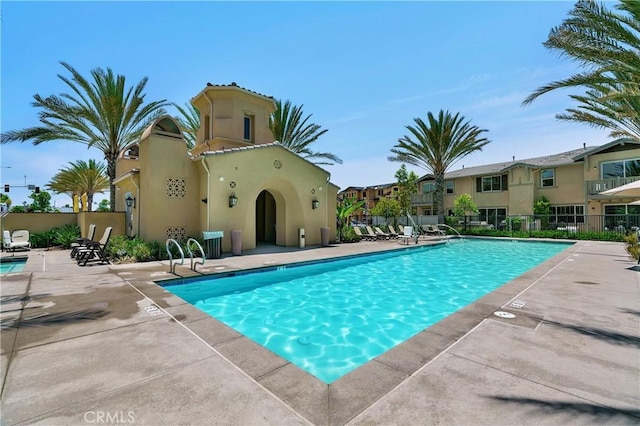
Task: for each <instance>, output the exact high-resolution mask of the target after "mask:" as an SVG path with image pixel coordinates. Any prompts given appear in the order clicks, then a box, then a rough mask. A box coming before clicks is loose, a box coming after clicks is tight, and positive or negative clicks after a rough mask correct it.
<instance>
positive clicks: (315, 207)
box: [311, 198, 320, 210]
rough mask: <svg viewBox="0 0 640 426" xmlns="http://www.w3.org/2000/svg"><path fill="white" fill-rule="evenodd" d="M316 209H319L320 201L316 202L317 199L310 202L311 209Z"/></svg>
mask: <svg viewBox="0 0 640 426" xmlns="http://www.w3.org/2000/svg"><path fill="white" fill-rule="evenodd" d="M318 207H320V201H318V199H317V198H314V199H313V201H312V202H311V208H312V209H314V210H315V209H317V208H318Z"/></svg>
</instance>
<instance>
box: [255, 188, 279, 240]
mask: <svg viewBox="0 0 640 426" xmlns="http://www.w3.org/2000/svg"><path fill="white" fill-rule="evenodd" d="M275 243H276V200H275V198H273V195H271V193H270V192H269V191H267V190H264V191H262V192H261V193H260V194H259V195H258V198H256V245H258V244H275Z"/></svg>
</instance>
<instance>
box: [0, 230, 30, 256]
mask: <svg viewBox="0 0 640 426" xmlns="http://www.w3.org/2000/svg"><path fill="white" fill-rule="evenodd" d="M30 247H31V243H30V242H29V231H26V230H19V231H13V235H11V234H10V233H9V231H6V230H5V231H3V232H2V248H3V249H4V250H6V251H12V252H15V251H16V249H25V250H29V249H30Z"/></svg>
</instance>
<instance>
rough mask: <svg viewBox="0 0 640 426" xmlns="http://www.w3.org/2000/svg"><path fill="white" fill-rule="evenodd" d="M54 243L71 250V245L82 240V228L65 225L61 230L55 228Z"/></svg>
mask: <svg viewBox="0 0 640 426" xmlns="http://www.w3.org/2000/svg"><path fill="white" fill-rule="evenodd" d="M52 231H53V238H54V242H55V243H56V244H58V245H61V246H63V247H64V248H70V247H71V243H73V242H75V241H76V240H77V239H78V238H80V227H78V225H64V226H61V227H59V228H53V229H52Z"/></svg>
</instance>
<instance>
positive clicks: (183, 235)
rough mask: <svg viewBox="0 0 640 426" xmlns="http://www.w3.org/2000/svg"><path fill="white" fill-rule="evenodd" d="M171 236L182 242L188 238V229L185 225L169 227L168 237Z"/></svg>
mask: <svg viewBox="0 0 640 426" xmlns="http://www.w3.org/2000/svg"><path fill="white" fill-rule="evenodd" d="M169 238H171V239H174V240H176V241H178V242H181V243H182V242H184V241H185V240H186V239H187V231H186V230H185V229H184V227H177V228H167V239H169Z"/></svg>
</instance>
